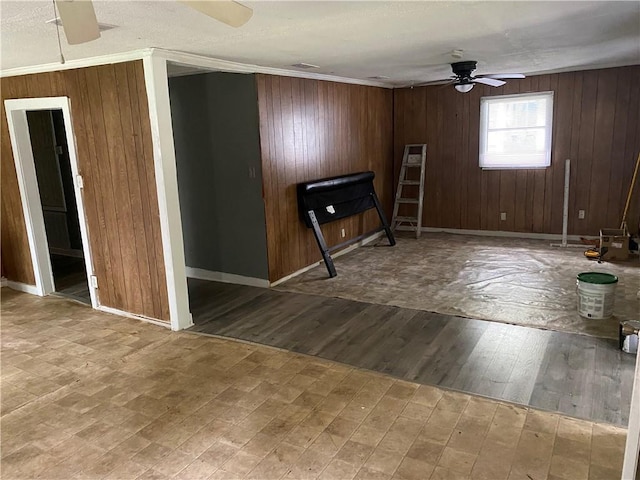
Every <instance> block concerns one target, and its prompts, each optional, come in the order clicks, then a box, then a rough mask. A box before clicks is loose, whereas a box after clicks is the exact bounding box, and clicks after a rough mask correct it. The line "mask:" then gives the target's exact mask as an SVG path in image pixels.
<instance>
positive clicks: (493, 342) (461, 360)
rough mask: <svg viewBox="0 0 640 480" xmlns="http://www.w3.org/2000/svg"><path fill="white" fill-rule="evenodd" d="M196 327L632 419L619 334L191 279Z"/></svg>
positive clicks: (630, 360)
mask: <svg viewBox="0 0 640 480" xmlns="http://www.w3.org/2000/svg"><path fill="white" fill-rule="evenodd" d="M189 295H190V302H191V312H192V314H193V319H194V322H195V326H193V327H192V328H191V329H190V330H191V331H193V332H199V333H206V334H213V335H221V336H225V337H232V338H238V339H242V340H246V341H250V342H256V343H260V344H264V345H271V346H274V347H279V348H283V349H286V350H290V351H294V352H299V353H304V354H308V355H315V356H318V357H322V358H326V359H329V360H334V361H337V362H341V363H345V364H348V365H352V366H355V367H360V368H364V369H368V370H375V371H378V372H382V373H386V374H389V375H392V376H394V377H397V378H403V379H406V380H410V381H415V382H418V383H422V384H428V385H438V386H441V387H445V388H450V389H454V390H458V391H462V392H467V393H472V394H476V395H482V396H486V397H490V398H495V399H499V400H505V401H509V402H514V403H518V404H522V405H529V406H532V407H535V408H539V409H544V410H550V411H555V412H560V413H563V414H566V415H570V416H574V417H578V418H584V419H589V420H593V421H598V422H607V423H611V424H616V425H623V426H626V425H627V423H628V415H629V406H630V400H631V387H632V380H633V372H634V363H635V357H634V356H633V355H629V354H625V353H623V352H622V351H620V350H619V349H618V345H617V342H616V341H615V340H611V339H603V338H596V337H589V336H585V335H578V334H572V333H564V332H554V331H549V330H541V329H536V328H529V327H522V326H517V325H509V324H503V323H497V322H488V321H483V320H474V319H468V318H461V317H454V316H451V315H442V314H437V313H430V312H424V311H420V310H412V309H407V308H401V307H395V306H386V305H375V304H369V303H364V302H357V301H353V300H345V299H339V298H329V297H322V296H316V295H306V294H299V293H288V292H279V291H275V290H271V289H264V288H256V287H248V286H242V285H232V284H223V283H216V282H207V281H202V280H193V279H189Z"/></svg>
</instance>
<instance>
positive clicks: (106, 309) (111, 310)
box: [96, 305, 193, 328]
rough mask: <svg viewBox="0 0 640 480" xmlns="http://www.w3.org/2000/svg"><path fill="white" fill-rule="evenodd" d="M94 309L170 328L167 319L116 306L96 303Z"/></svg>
mask: <svg viewBox="0 0 640 480" xmlns="http://www.w3.org/2000/svg"><path fill="white" fill-rule="evenodd" d="M96 310H100V311H101V312H105V313H111V314H113V315H118V316H120V317H127V318H133V319H134V320H140V321H141V322H147V323H152V324H153V325H157V326H159V327H165V328H171V323H170V322H168V321H166V322H165V321H163V320H158V319H155V318H149V317H145V316H144V315H136V314H135V313H129V312H125V311H124V310H118V309H117V308H111V307H106V306H104V305H98V306H97V307H96ZM190 321H191V325H193V321H192V320H190ZM191 325H188V327H190V326H191ZM188 327H187V328H188Z"/></svg>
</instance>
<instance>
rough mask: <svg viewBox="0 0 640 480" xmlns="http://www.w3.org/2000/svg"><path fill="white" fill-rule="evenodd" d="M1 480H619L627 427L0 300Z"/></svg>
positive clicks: (86, 311)
mask: <svg viewBox="0 0 640 480" xmlns="http://www.w3.org/2000/svg"><path fill="white" fill-rule="evenodd" d="M1 313H2V332H1V333H2V358H1V360H2V369H1V374H2V405H1V406H2V418H1V427H2V432H1V433H2V445H1V447H2V460H1V467H2V478H4V479H7V480H9V479H22V478H25V479H26V478H43V479H58V478H60V479H68V478H83V479H98V478H107V479H126V478H132V479H133V478H138V479H164V478H181V479H190V480H191V479H193V480H196V479H241V478H248V479H260V480H269V479H281V478H284V479H315V478H318V479H323V480H329V479H337V480H348V479H354V478H355V479H370V480H376V479H391V478H393V479H405V480H414V479H415V480H418V479H419V480H426V479H433V480H435V479H468V478H471V479H488V480H499V479H523V480H541V479H545V478H547V479H607V480H610V479H615V478H619V477H620V470H621V464H622V455H623V448H624V441H625V430H624V429H621V428H617V427H613V426H610V425H604V424H598V423H593V422H588V421H583V420H575V419H571V418H568V417H564V416H559V415H556V414H552V413H545V412H540V411H536V410H533V409H527V408H524V407H517V406H513V405H509V404H505V403H500V402H495V401H491V400H486V399H482V398H478V397H473V396H469V395H464V394H461V393H454V392H448V391H445V390H441V389H438V388H435V387H429V386H419V385H417V384H413V383H409V382H406V381H400V380H394V379H392V378H390V377H387V376H384V375H381V374H378V373H373V372H367V371H362V370H358V369H355V368H351V367H348V366H344V365H341V364H337V363H333V362H329V361H323V360H320V359H317V358H311V357H305V356H302V355H298V354H293V353H290V352H284V351H280V350H275V349H272V348H269V347H264V346H260V345H250V344H246V343H239V342H235V341H233V340H227V339H218V338H211V337H203V336H196V335H192V334H186V333H171V332H169V331H168V330H165V329H163V328H160V327H155V326H153V325H149V324H145V323H142V322H137V321H135V320H129V319H125V318H120V317H116V316H112V315H108V314H103V313H100V312H96V311H94V310H91V309H90V308H88V307H86V306H83V305H80V304H76V303H74V302H71V301H68V300H65V299H61V298H44V299H43V298H38V297H34V296H31V295H26V294H21V293H16V292H13V291H11V290H8V289H7V288H3V289H2V309H1Z"/></svg>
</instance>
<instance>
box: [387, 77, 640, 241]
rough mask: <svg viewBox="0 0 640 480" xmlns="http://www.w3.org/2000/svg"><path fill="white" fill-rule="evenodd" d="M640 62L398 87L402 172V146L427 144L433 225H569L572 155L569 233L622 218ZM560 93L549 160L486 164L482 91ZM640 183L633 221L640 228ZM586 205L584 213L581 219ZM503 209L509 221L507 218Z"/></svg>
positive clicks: (519, 228) (639, 143) (428, 221)
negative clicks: (567, 166) (494, 84)
mask: <svg viewBox="0 0 640 480" xmlns="http://www.w3.org/2000/svg"><path fill="white" fill-rule="evenodd" d="M639 82H640V67H639V66H632V67H621V68H611V69H603V70H591V71H582V72H568V73H560V74H551V75H538V76H532V77H528V78H526V79H523V80H519V81H518V80H512V81H510V82H508V83H507V85H505V86H503V87H501V88H491V87H484V86H481V85H477V86H476V87H475V88H474V89H473V90H472V91H471V92H469V93H467V94H458V93H457V92H455V91H454V90H453V89H442V88H441V87H439V86H434V87H422V88H413V89H400V90H396V91H395V92H394V126H395V130H394V155H395V158H394V164H395V170H394V178H395V179H396V180H394V182H395V181H397V176H398V170H399V163H400V161H401V157H402V146H403V145H404V144H406V143H427V157H428V158H427V167H428V168H427V173H426V175H427V178H426V189H425V206H426V207H425V212H424V215H423V222H424V225H425V226H431V227H452V228H463V229H471V230H478V229H482V230H507V231H516V232H537V233H561V232H562V204H563V195H564V161H565V159H567V158H570V159H571V189H570V197H569V206H570V211H569V234H584V235H597V234H598V232H599V230H600V228H607V227H608V228H617V227H618V226H619V223H620V220H621V217H622V211H623V208H624V202H625V200H626V195H627V192H628V189H629V184H630V181H631V175H632V173H633V166H634V164H635V159H636V157H637V155H638V151H639V149H640V138H639V133H638V131H639V129H640V119H639V118H638V117H639V113H638V112H640V105H639V101H638V95H639V90H640V86H639ZM549 90H550V91H553V92H554V127H553V145H552V158H551V167H549V168H547V169H537V170H517V171H506V170H502V171H491V170H488V171H482V170H481V169H480V168H479V166H478V151H479V150H478V149H479V145H478V139H479V115H480V98H481V97H482V96H488V95H503V94H509V93H526V92H539V91H549ZM639 199H640V188H637V189H636V191H635V194H634V198H633V201H632V202H631V207H630V212H629V215H628V222H629V225H630V227H631V229H632V231H635V230H636V229H637V223H638V216H639V215H640V201H639ZM578 210H585V211H586V218H585V219H584V220H578V218H577V217H578ZM500 212H506V213H507V220H506V221H501V220H500Z"/></svg>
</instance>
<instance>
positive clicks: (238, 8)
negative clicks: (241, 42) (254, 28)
mask: <svg viewBox="0 0 640 480" xmlns="http://www.w3.org/2000/svg"><path fill="white" fill-rule="evenodd" d="M179 1H180V2H181V3H184V4H185V5H188V6H190V7H191V8H193V9H195V10H198V11H199V12H201V13H204V14H205V15H208V16H209V17H211V18H215V19H216V20H218V21H220V22H222V23H226V24H227V25H229V26H230V27H235V28H238V27H241V26H242V25H244V24H245V23H247V22H248V21H249V19H250V18H251V16H252V15H253V10H252V9H250V8H249V7H245V6H244V5H242V4H240V3H238V2H234V1H233V0H208V1H202V0H200V1H198V0H179Z"/></svg>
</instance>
